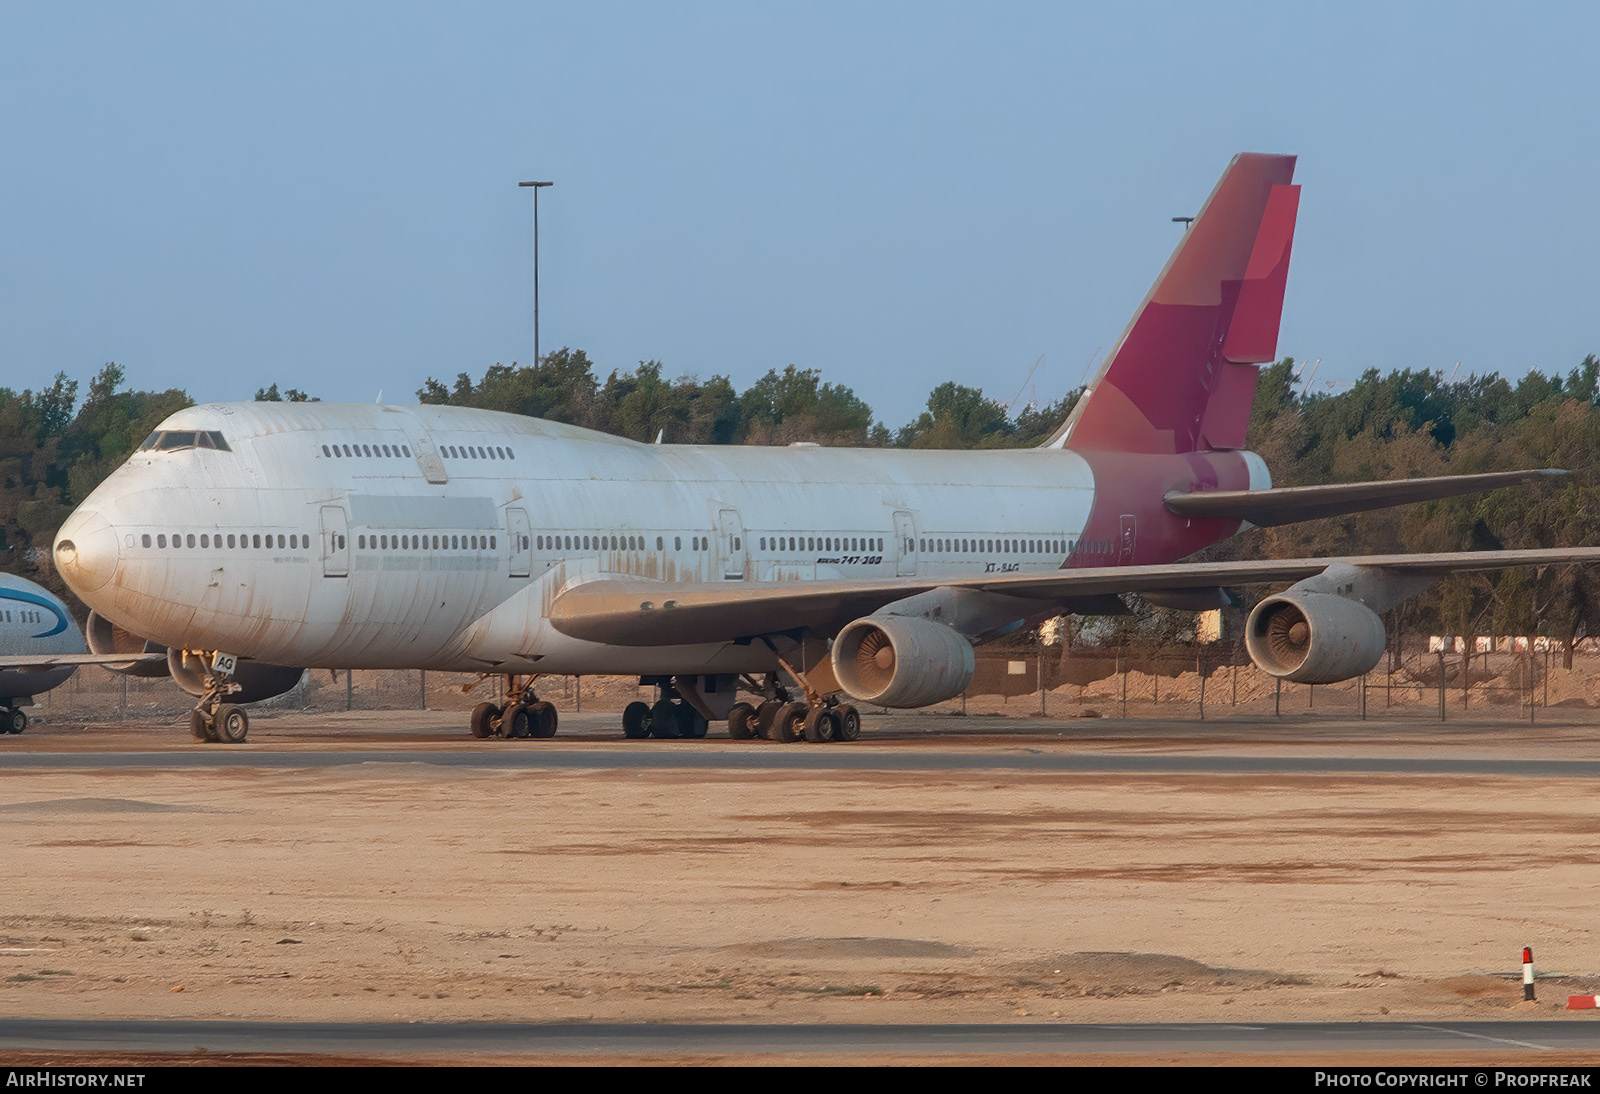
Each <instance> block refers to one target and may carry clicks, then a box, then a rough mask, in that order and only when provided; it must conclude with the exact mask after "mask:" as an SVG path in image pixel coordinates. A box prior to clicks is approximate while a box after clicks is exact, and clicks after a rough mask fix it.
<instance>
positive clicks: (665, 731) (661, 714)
mask: <svg viewBox="0 0 1600 1094" xmlns="http://www.w3.org/2000/svg"><path fill="white" fill-rule="evenodd" d="M650 736H652V737H655V738H657V739H658V740H664V741H670V740H676V739H677V738H679V737H682V736H683V731H682V730H681V729H680V728H679V726H678V708H677V705H676V704H674V703H673V701H672V700H671V699H661V700H659V701H657V703H656V705H655V706H653V707H651V708H650Z"/></svg>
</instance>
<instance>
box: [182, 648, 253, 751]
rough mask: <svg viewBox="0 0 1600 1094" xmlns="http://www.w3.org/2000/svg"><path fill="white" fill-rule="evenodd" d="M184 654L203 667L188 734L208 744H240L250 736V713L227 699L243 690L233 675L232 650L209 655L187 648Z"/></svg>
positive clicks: (236, 660)
mask: <svg viewBox="0 0 1600 1094" xmlns="http://www.w3.org/2000/svg"><path fill="white" fill-rule="evenodd" d="M183 657H184V658H189V657H193V658H195V659H196V660H198V661H199V662H200V663H201V664H202V665H204V666H205V674H204V676H203V678H202V681H201V692H200V699H199V701H198V702H196V703H195V705H194V710H192V711H190V712H189V732H190V735H191V736H193V737H194V739H195V740H197V741H202V742H207V743H210V744H228V745H237V744H243V743H244V740H245V738H246V737H248V736H249V735H250V715H248V714H246V713H245V710H244V707H242V706H239V705H238V704H236V703H229V702H226V700H227V698H228V697H229V696H230V695H234V694H237V693H238V692H240V691H242V690H243V689H242V688H241V687H240V685H239V682H238V681H237V680H236V679H234V675H233V674H234V670H235V669H236V668H238V666H239V659H238V658H237V657H235V656H234V655H233V654H231V653H213V654H211V656H210V657H209V658H208V657H207V656H206V655H205V654H204V653H194V652H192V651H187V650H186V651H184V654H183Z"/></svg>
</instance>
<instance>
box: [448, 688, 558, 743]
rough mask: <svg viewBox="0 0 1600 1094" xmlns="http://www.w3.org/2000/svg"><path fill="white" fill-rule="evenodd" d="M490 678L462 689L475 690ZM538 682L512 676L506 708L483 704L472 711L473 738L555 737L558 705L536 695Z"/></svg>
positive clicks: (498, 705)
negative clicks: (534, 690)
mask: <svg viewBox="0 0 1600 1094" xmlns="http://www.w3.org/2000/svg"><path fill="white" fill-rule="evenodd" d="M487 679H489V675H488V674H487V673H485V674H484V675H481V676H479V677H478V679H476V680H475V681H473V682H472V683H470V684H468V685H467V686H466V687H465V688H464V689H462V690H464V691H471V690H472V689H473V688H475V687H477V686H478V685H479V684H481V683H483V682H484V681H485V680H487ZM537 679H538V677H537V676H527V677H522V676H517V675H515V674H508V675H507V676H506V677H505V681H506V701H505V703H504V705H500V704H496V703H479V704H478V705H477V706H475V707H473V708H472V716H471V718H470V719H469V720H468V726H469V728H470V729H471V730H472V735H473V736H474V737H479V738H487V737H517V738H524V737H541V738H543V737H554V736H555V735H556V723H557V721H558V720H559V719H558V717H557V715H556V708H555V704H553V703H547V702H545V701H544V700H542V699H540V698H539V697H538V696H537V695H535V694H534V692H533V683H534V681H535V680H537Z"/></svg>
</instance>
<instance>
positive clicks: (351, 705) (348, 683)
mask: <svg viewBox="0 0 1600 1094" xmlns="http://www.w3.org/2000/svg"><path fill="white" fill-rule="evenodd" d="M355 678H356V674H355V670H354V669H345V670H344V709H346V710H354V709H355V695H356V684H355Z"/></svg>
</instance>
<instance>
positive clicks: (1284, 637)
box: [1244, 589, 1388, 684]
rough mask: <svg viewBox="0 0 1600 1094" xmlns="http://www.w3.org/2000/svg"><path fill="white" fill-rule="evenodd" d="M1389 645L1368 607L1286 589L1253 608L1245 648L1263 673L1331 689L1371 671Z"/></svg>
mask: <svg viewBox="0 0 1600 1094" xmlns="http://www.w3.org/2000/svg"><path fill="white" fill-rule="evenodd" d="M1387 643H1388V635H1387V634H1386V633H1385V631H1384V627H1383V620H1382V619H1381V618H1380V617H1379V616H1378V613H1376V612H1374V611H1373V610H1372V609H1371V608H1368V607H1367V606H1366V605H1364V604H1359V603H1357V602H1356V601H1354V600H1350V599H1347V598H1345V597H1342V596H1335V595H1333V594H1332V593H1314V592H1306V591H1304V590H1301V589H1289V590H1288V591H1287V592H1283V593H1279V594H1278V595H1277V596H1269V597H1267V598H1266V599H1265V600H1263V601H1262V602H1261V603H1259V604H1257V605H1256V607H1255V610H1254V611H1252V612H1251V613H1250V619H1249V622H1247V623H1246V624H1245V631H1244V645H1245V649H1247V650H1249V651H1250V658H1251V660H1253V661H1254V662H1255V663H1256V665H1257V667H1259V668H1260V669H1261V670H1262V671H1263V672H1266V673H1269V674H1271V675H1273V676H1278V677H1282V678H1283V679H1285V680H1291V681H1293V682H1294V683H1297V684H1336V683H1338V682H1339V681H1340V680H1349V679H1351V678H1353V677H1356V676H1361V675H1363V674H1364V673H1367V672H1369V671H1371V670H1372V667H1373V666H1374V665H1376V664H1377V663H1378V661H1379V660H1380V659H1381V658H1382V657H1383V651H1384V648H1385V646H1386V645H1387Z"/></svg>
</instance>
